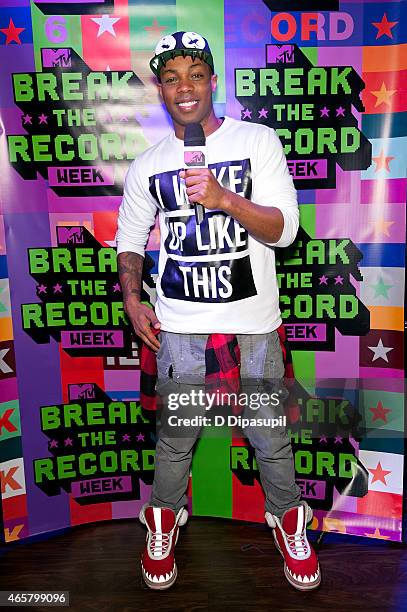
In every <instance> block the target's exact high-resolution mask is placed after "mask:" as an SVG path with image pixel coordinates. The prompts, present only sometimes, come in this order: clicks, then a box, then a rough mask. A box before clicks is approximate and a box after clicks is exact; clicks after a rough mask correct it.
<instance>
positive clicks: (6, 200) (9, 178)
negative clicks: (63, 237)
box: [2, 165, 49, 246]
mask: <svg viewBox="0 0 407 612" xmlns="http://www.w3.org/2000/svg"><path fill="white" fill-rule="evenodd" d="M37 177H38V178H37V180H36V181H26V180H24V179H23V178H21V176H20V175H19V174H18V172H17V171H16V170H14V168H12V167H11V166H9V165H7V166H5V167H3V168H2V181H3V186H4V189H3V211H4V214H6V213H10V214H15V213H16V214H18V213H24V215H25V214H29V213H34V214H35V215H36V214H37V213H38V214H39V215H41V213H44V212H46V213H48V202H47V194H46V190H45V185H46V183H45V181H44V179H43V178H42V177H41V176H40V175H39V174H37ZM28 195H29V197H27V196H28ZM24 215H22V216H24ZM47 218H48V217H47ZM26 223H27V221H26ZM48 226H49V221H48ZM27 227H29V226H27ZM30 229H31V228H30ZM48 229H49V227H48ZM47 244H48V243H47ZM39 246H44V245H43V244H41V245H39Z"/></svg>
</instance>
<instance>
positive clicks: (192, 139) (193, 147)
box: [184, 123, 208, 224]
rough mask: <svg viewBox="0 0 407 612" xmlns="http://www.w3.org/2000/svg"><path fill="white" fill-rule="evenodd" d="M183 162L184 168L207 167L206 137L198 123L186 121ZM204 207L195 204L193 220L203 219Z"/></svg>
mask: <svg viewBox="0 0 407 612" xmlns="http://www.w3.org/2000/svg"><path fill="white" fill-rule="evenodd" d="M184 164H185V167H186V168H207V167H208V164H207V158H206V138H205V134H204V131H203V127H202V125H201V124H200V123H187V125H186V126H185V133H184ZM204 216H205V208H204V206H202V204H199V203H198V202H197V203H196V204H195V220H196V222H197V223H198V224H200V223H201V222H202V221H203V218H204Z"/></svg>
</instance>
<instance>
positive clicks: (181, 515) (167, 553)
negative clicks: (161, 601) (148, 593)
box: [139, 504, 188, 590]
mask: <svg viewBox="0 0 407 612" xmlns="http://www.w3.org/2000/svg"><path fill="white" fill-rule="evenodd" d="M139 519H140V521H141V522H142V523H143V524H144V525H146V526H147V538H146V546H145V549H144V552H143V555H142V557H141V572H142V575H143V579H144V582H145V583H146V585H147V586H148V587H150V589H159V590H162V589H168V588H169V587H170V586H171V585H172V584H174V582H175V580H176V579H177V566H176V564H175V558H174V548H175V545H176V543H177V540H178V527H179V526H182V525H185V523H186V522H187V520H188V512H187V511H186V510H185V509H184V508H181V509H180V510H179V512H178V514H177V515H176V516H175V513H174V512H173V511H172V510H171V508H155V507H154V506H149V505H147V504H145V505H144V506H143V507H142V509H141V511H140V514H139Z"/></svg>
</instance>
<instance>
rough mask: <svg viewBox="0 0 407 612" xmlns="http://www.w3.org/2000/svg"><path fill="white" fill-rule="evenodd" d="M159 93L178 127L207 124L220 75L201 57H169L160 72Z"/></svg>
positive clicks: (175, 125)
mask: <svg viewBox="0 0 407 612" xmlns="http://www.w3.org/2000/svg"><path fill="white" fill-rule="evenodd" d="M160 78H161V83H160V84H159V85H158V89H159V92H160V95H161V97H162V99H163V101H164V104H165V106H166V108H167V110H168V112H169V114H170V115H171V118H172V120H173V122H174V127H175V128H177V127H178V128H180V127H181V128H184V127H185V126H186V125H187V124H188V123H201V124H205V122H206V120H207V119H208V118H209V117H210V116H211V115H213V106H212V94H213V92H214V91H215V89H216V83H217V77H216V75H212V72H211V69H210V68H209V66H208V64H206V63H205V62H203V61H202V60H200V59H198V58H195V59H194V60H192V57H190V56H186V57H182V56H181V55H180V56H177V57H175V58H174V59H171V60H168V62H167V63H166V64H165V66H163V68H162V69H161V72H160Z"/></svg>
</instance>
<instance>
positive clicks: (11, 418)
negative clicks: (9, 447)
mask: <svg viewBox="0 0 407 612" xmlns="http://www.w3.org/2000/svg"><path fill="white" fill-rule="evenodd" d="M10 410H11V412H10ZM6 413H7V427H5V426H4V425H3V424H2V427H1V430H0V436H1V437H0V442H1V441H2V440H8V439H9V438H16V437H17V436H21V423H20V404H19V401H18V400H10V401H9V402H2V403H1V404H0V415H2V416H3V418H4V419H5V415H6Z"/></svg>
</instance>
